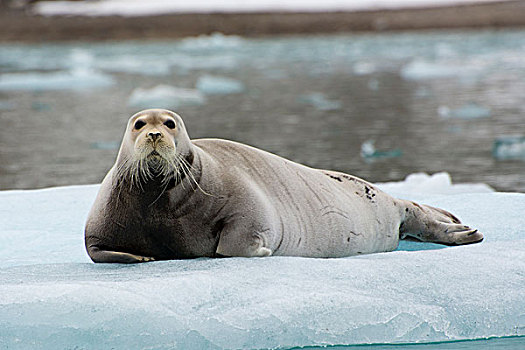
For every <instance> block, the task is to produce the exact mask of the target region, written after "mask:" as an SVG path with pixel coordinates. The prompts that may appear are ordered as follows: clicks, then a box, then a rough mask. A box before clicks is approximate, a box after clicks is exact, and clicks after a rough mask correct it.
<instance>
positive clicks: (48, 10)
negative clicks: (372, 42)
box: [34, 0, 505, 17]
mask: <svg viewBox="0 0 525 350" xmlns="http://www.w3.org/2000/svg"><path fill="white" fill-rule="evenodd" d="M494 1H495V0H324V1H315V0H222V1H214V0H193V1H170V0H149V1H141V0H100V1H87V2H86V1H83V2H77V1H41V2H38V3H37V4H36V5H35V7H34V11H35V12H36V13H38V14H40V15H44V16H53V15H81V16H110V15H119V16H127V17H135V16H148V15H159V14H166V13H210V12H226V13H227V12H234V13H239V12H271V11H290V12H316V11H363V10H384V9H399V8H413V7H416V8H417V7H434V6H450V5H462V4H471V3H482V2H494ZM500 1H502V0H500ZM503 1H505V0H503Z"/></svg>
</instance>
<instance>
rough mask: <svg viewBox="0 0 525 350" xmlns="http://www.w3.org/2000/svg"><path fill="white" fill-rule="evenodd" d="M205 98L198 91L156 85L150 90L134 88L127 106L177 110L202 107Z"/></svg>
mask: <svg viewBox="0 0 525 350" xmlns="http://www.w3.org/2000/svg"><path fill="white" fill-rule="evenodd" d="M205 102H206V98H205V97H204V96H203V95H202V94H201V93H200V91H198V90H194V89H185V88H179V87H175V86H170V85H158V86H155V87H154V88H151V89H143V88H136V89H135V90H133V92H132V93H131V95H130V97H129V99H128V106H130V107H136V108H178V107H181V106H195V105H202V104H204V103H205Z"/></svg>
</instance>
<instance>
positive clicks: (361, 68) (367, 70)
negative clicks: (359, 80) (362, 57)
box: [353, 62, 376, 75]
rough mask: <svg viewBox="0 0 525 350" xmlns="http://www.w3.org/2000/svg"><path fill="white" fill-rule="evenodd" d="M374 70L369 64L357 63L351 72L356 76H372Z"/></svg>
mask: <svg viewBox="0 0 525 350" xmlns="http://www.w3.org/2000/svg"><path fill="white" fill-rule="evenodd" d="M375 70H376V67H375V65H374V64H373V63H371V62H357V63H355V64H354V67H353V71H354V74H356V75H367V74H372V73H374V72H375Z"/></svg>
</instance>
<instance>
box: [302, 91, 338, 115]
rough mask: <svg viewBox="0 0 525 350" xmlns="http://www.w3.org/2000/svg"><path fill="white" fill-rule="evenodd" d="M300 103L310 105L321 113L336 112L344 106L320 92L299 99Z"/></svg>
mask: <svg viewBox="0 0 525 350" xmlns="http://www.w3.org/2000/svg"><path fill="white" fill-rule="evenodd" d="M299 101H301V102H304V103H308V104H310V105H312V106H314V107H315V108H316V109H318V110H320V111H334V110H338V109H341V107H342V106H343V104H342V103H341V101H338V100H330V99H328V98H327V97H326V96H325V95H324V94H322V93H320V92H312V93H310V94H308V95H303V96H300V97H299Z"/></svg>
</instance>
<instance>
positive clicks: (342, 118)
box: [0, 31, 525, 191]
mask: <svg viewBox="0 0 525 350" xmlns="http://www.w3.org/2000/svg"><path fill="white" fill-rule="evenodd" d="M209 75H212V76H214V77H221V79H223V80H224V78H229V79H234V80H235V81H236V82H233V83H231V82H230V83H228V81H226V82H224V81H222V82H221V81H219V82H217V81H216V80H212V81H211V82H210V79H209V77H208V78H207V76H209ZM217 84H218V85H217ZM239 84H240V85H239ZM158 85H168V86H171V87H168V88H166V87H164V88H160V90H163V91H161V92H163V93H164V95H166V94H167V95H166V96H157V97H156V98H154V97H155V96H151V92H150V93H149V95H150V96H149V100H148V99H147V98H145V96H144V94H146V95H148V93H147V92H146V93H144V92H143V93H142V95H143V96H138V95H140V91H139V92H137V91H135V94H134V97H133V99H130V97H131V95H132V94H133V92H134V90H136V89H138V88H140V89H151V88H154V87H157V86H158ZM173 87H175V88H186V89H196V87H199V88H200V95H199V92H198V91H189V92H188V91H182V92H181V91H180V90H173ZM166 91H168V92H167V93H166ZM220 92H222V94H220ZM146 107H169V108H170V109H174V110H176V111H177V112H178V113H179V114H181V115H182V117H183V118H184V120H185V122H186V126H187V129H188V131H189V133H190V136H191V137H192V138H201V137H218V138H228V139H233V140H237V141H240V142H244V143H248V144H250V145H253V146H257V147H260V148H262V149H265V150H268V151H270V152H274V153H277V154H279V155H281V156H284V157H287V158H290V159H292V160H295V161H298V162H301V163H304V164H307V165H310V166H313V167H319V168H329V169H337V170H340V171H344V172H348V173H351V174H354V175H357V176H360V177H363V178H365V179H367V180H370V181H381V182H384V181H391V180H401V179H403V178H405V177H406V176H407V175H408V174H411V173H414V172H427V173H435V172H440V171H446V172H449V173H450V174H451V176H452V179H453V181H454V182H484V183H488V184H489V185H490V186H492V187H494V188H496V189H498V190H502V191H524V190H525V161H524V160H520V159H507V160H502V159H501V158H520V157H521V155H520V154H521V152H522V151H523V153H525V145H521V144H519V142H518V144H514V145H512V147H513V148H511V149H510V151H509V152H510V156H509V157H506V156H504V157H501V156H499V158H500V159H496V158H495V157H494V155H493V153H494V149H493V148H494V145H495V143H496V141H497V140H498V139H499V140H500V141H498V142H500V143H501V142H506V140H512V139H509V137H510V136H512V135H518V136H520V135H523V134H525V117H524V115H525V31H482V32H477V31H465V32H463V31H462V32H424V33H390V34H359V35H336V36H291V37H279V38H266V39H244V38H238V37H224V36H221V35H214V36H211V37H202V38H192V39H186V40H182V41H167V42H151V41H150V42H141V41H134V42H112V43H86V42H78V43H77V42H72V43H66V44H20V45H16V44H9V45H6V44H2V45H0V123H1V125H2V127H0V189H2V190H5V189H15V188H42V187H49V186H57V185H71V184H87V183H98V182H100V181H101V180H102V178H103V176H104V175H105V173H106V172H107V171H108V169H109V168H110V167H111V166H112V164H113V162H114V159H115V157H116V154H117V152H118V145H119V143H120V140H121V137H122V135H123V132H124V128H125V123H126V121H127V119H128V118H129V116H130V115H132V114H133V113H135V112H137V111H138V110H140V109H143V108H146ZM501 140H503V141H501ZM518 140H519V138H518ZM371 141H372V142H375V143H373V145H374V146H375V152H374V149H373V148H370V145H371V144H372V143H371ZM509 142H511V143H512V141H509ZM363 144H365V147H364V149H365V151H366V152H365V153H366V155H367V156H366V157H363V156H362V155H361V148H362V146H363ZM367 147H368V148H367ZM367 152H368V153H367ZM523 158H524V159H525V157H523Z"/></svg>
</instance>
